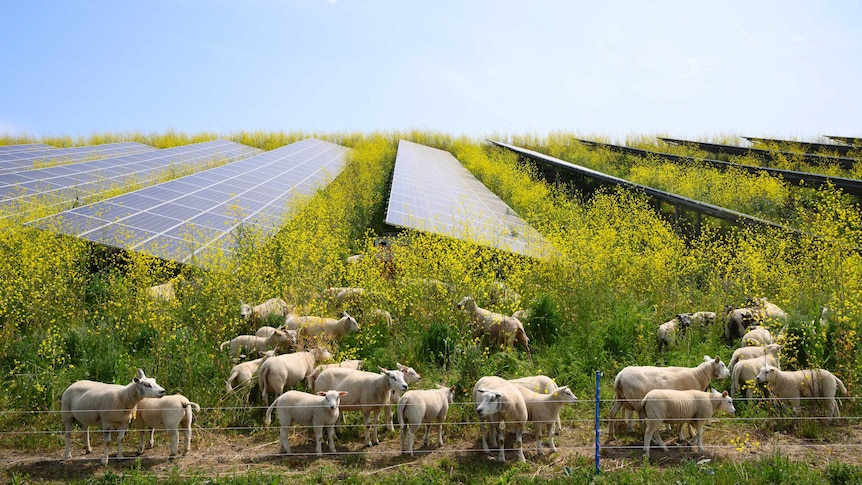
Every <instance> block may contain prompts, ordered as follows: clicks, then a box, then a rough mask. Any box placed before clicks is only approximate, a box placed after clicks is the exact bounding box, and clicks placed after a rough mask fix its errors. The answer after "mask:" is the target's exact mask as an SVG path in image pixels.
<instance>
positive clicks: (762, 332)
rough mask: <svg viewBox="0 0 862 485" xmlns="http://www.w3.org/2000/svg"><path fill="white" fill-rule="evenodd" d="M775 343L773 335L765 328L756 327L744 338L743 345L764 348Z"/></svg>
mask: <svg viewBox="0 0 862 485" xmlns="http://www.w3.org/2000/svg"><path fill="white" fill-rule="evenodd" d="M771 343H773V340H772V334H771V333H769V330H767V329H766V328H764V327H754V328H753V329H751V330H749V331H748V333H746V334H745V335H743V336H742V344H743V345H748V346H764V345H769V344H771Z"/></svg>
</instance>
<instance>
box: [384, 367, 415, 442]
mask: <svg viewBox="0 0 862 485" xmlns="http://www.w3.org/2000/svg"><path fill="white" fill-rule="evenodd" d="M395 366H396V367H397V368H398V370H400V371H401V372H403V373H404V382H406V383H407V385H408V386H409V385H410V384H413V383H416V382H419V381H420V380H421V379H422V376H421V375H419V373H418V372H416V369H414V368H412V367H408V366H406V365H402V364H401V363H400V362H396V363H395ZM400 398H401V391H400V390H398V389H394V390H393V391H392V394H390V396H389V403H390V404H398V399H400ZM383 420H384V421H385V422H386V429H387V430H389V431H395V427H394V426H393V425H392V406H386V408H385V409H384V410H383Z"/></svg>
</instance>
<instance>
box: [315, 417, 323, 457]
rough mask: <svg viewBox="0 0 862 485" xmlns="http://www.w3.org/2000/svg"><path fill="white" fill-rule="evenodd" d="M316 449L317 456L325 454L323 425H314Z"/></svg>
mask: <svg viewBox="0 0 862 485" xmlns="http://www.w3.org/2000/svg"><path fill="white" fill-rule="evenodd" d="M314 451H315V452H316V453H317V456H323V426H322V425H319V424H315V425H314Z"/></svg>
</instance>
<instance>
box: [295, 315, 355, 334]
mask: <svg viewBox="0 0 862 485" xmlns="http://www.w3.org/2000/svg"><path fill="white" fill-rule="evenodd" d="M285 323H287V324H288V325H295V328H296V332H297V334H298V335H299V336H300V337H302V338H304V339H307V340H318V339H321V340H340V339H341V337H343V336H344V335H346V334H348V333H354V332H358V331H359V324H358V323H356V319H354V318H353V317H351V316H350V315H349V314H348V313H347V312H344V315H343V316H342V317H341V318H339V319H335V318H326V317H315V316H302V317H296V318H295V319H292V320H291V321H290V322H287V321H286V322H285ZM288 328H290V326H288Z"/></svg>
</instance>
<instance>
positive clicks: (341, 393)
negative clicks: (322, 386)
mask: <svg viewBox="0 0 862 485" xmlns="http://www.w3.org/2000/svg"><path fill="white" fill-rule="evenodd" d="M338 395H339V396H346V395H347V391H338Z"/></svg>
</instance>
